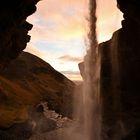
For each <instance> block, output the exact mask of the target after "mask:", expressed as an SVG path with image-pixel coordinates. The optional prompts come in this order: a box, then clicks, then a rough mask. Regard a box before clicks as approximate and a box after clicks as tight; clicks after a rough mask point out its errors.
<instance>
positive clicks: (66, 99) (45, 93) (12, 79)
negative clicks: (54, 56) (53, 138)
mask: <svg viewBox="0 0 140 140" xmlns="http://www.w3.org/2000/svg"><path fill="white" fill-rule="evenodd" d="M74 87H75V84H74V83H73V82H72V81H70V80H69V79H67V78H66V77H65V76H64V75H62V74H61V73H59V72H57V71H56V70H55V69H54V68H52V67H51V66H50V65H49V64H48V63H46V62H44V61H43V60H41V59H40V58H38V57H36V56H34V55H32V54H29V53H26V52H22V53H21V54H20V55H19V57H18V58H17V59H15V60H13V61H12V62H11V63H10V64H9V65H8V67H7V68H6V69H5V70H4V71H2V72H1V74H0V101H1V104H0V112H1V114H0V127H2V128H3V127H9V126H11V125H12V124H14V123H22V122H24V121H25V120H27V119H28V114H29V112H28V111H29V110H30V109H31V107H33V106H34V105H36V104H38V103H39V102H40V101H47V102H48V107H49V109H52V110H55V111H56V112H58V113H60V114H62V115H64V116H69V117H70V116H71V115H72V93H73V90H74Z"/></svg>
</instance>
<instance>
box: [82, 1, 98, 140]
mask: <svg viewBox="0 0 140 140" xmlns="http://www.w3.org/2000/svg"><path fill="white" fill-rule="evenodd" d="M89 8H90V33H89V44H90V45H89V49H88V51H87V55H86V57H85V59H84V71H85V72H84V73H85V80H84V84H83V113H84V126H83V127H84V132H85V133H86V135H87V137H86V140H100V137H101V134H100V131H101V130H100V129H101V128H100V127H101V126H100V121H101V117H100V99H99V98H100V95H99V70H100V68H99V63H98V62H99V58H98V51H97V47H98V43H97V38H96V0H90V2H89Z"/></svg>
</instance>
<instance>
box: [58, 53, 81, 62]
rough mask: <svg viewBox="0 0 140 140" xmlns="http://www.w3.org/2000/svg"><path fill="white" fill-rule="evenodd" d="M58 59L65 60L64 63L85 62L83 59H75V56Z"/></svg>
mask: <svg viewBox="0 0 140 140" xmlns="http://www.w3.org/2000/svg"><path fill="white" fill-rule="evenodd" d="M58 59H60V60H64V61H73V62H77V63H78V62H81V61H82V60H83V59H82V58H81V57H73V56H70V55H64V56H61V57H59V58H58Z"/></svg>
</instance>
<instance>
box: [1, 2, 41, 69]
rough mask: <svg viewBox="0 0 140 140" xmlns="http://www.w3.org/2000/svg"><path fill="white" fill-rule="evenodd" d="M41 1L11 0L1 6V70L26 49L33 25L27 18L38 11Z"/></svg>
mask: <svg viewBox="0 0 140 140" xmlns="http://www.w3.org/2000/svg"><path fill="white" fill-rule="evenodd" d="M38 1H39V0H10V1H7V0H5V1H3V2H2V4H1V5H0V17H1V18H0V70H1V69H2V68H3V67H5V66H6V65H7V64H8V63H9V62H10V61H11V60H12V59H14V58H16V57H17V56H18V55H19V53H20V52H21V51H22V50H23V49H25V48H26V44H27V42H29V40H30V36H29V35H28V31H29V30H31V29H32V26H33V25H32V24H30V23H28V22H27V21H26V19H27V17H28V16H29V15H31V14H33V13H34V12H35V11H36V4H37V2H38Z"/></svg>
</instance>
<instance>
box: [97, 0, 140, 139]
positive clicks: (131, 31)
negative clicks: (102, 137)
mask: <svg viewBox="0 0 140 140" xmlns="http://www.w3.org/2000/svg"><path fill="white" fill-rule="evenodd" d="M118 4H119V7H120V9H121V11H122V12H123V13H124V20H123V21H122V29H120V30H118V31H116V32H115V33H114V34H113V37H112V39H111V40H110V41H108V42H104V43H102V44H101V45H100V47H99V50H100V54H101V98H102V103H103V105H102V106H103V107H102V111H103V124H104V131H106V132H105V133H106V134H107V137H108V139H117V140H120V139H122V138H124V139H125V137H127V138H128V136H129V135H131V132H133V135H132V137H131V139H137V135H136V133H134V131H133V130H135V132H137V131H139V128H140V102H139V101H140V94H139V93H140V88H139V87H140V84H139V81H140V74H139V71H140V42H139V40H140V16H139V14H138V13H139V10H138V8H139V6H140V3H139V1H137V0H135V1H131V0H129V1H125V0H124V1H123V0H120V1H119V0H118ZM137 133H138V132H137ZM127 135H128V136H127ZM129 139H130V138H129Z"/></svg>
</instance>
